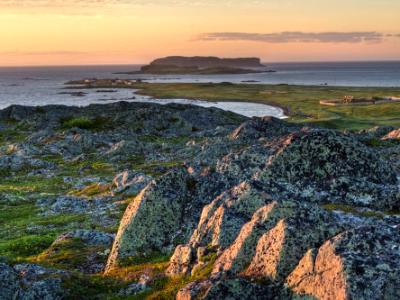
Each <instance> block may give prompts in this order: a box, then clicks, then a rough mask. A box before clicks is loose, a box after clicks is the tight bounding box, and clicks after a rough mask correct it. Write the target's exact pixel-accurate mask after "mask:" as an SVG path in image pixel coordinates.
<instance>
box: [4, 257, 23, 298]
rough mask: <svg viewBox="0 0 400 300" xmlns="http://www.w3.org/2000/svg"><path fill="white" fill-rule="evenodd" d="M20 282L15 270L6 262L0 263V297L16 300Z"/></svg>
mask: <svg viewBox="0 0 400 300" xmlns="http://www.w3.org/2000/svg"><path fill="white" fill-rule="evenodd" d="M18 291H19V282H18V275H17V273H16V272H15V270H14V269H13V268H12V267H10V266H9V265H7V264H5V263H0V299H4V300H14V299H15V298H16V296H17V295H18Z"/></svg>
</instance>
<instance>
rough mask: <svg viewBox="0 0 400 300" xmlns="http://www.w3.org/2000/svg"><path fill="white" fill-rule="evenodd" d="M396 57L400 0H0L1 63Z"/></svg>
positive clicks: (399, 54)
mask: <svg viewBox="0 0 400 300" xmlns="http://www.w3.org/2000/svg"><path fill="white" fill-rule="evenodd" d="M167 55H216V56H224V57H238V56H258V57H261V58H262V60H263V61H266V62H272V61H331V60H400V1H399V0H334V1H332V0H329V1H328V0H265V1H262V0H260V1H252V0H248V1H237V0H214V1H211V0H193V1H186V0H171V1H168V0H147V1H146V0H86V1H83V0H63V1H62V0H0V65H1V66H14V65H18V66H20V65H76V64H140V63H146V62H148V61H149V60H152V59H153V58H155V57H160V56H167Z"/></svg>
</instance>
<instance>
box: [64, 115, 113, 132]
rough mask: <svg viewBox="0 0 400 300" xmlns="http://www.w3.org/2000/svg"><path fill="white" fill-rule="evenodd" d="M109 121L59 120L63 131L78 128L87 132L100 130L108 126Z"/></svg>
mask: <svg viewBox="0 0 400 300" xmlns="http://www.w3.org/2000/svg"><path fill="white" fill-rule="evenodd" d="M110 122H111V121H110V120H109V119H108V118H105V117H95V118H92V119H91V118H88V117H75V118H74V117H67V118H63V119H61V120H60V124H61V127H62V128H63V129H70V128H80V129H87V130H102V129H106V128H107V126H109V125H110Z"/></svg>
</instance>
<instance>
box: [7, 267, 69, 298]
mask: <svg viewBox="0 0 400 300" xmlns="http://www.w3.org/2000/svg"><path fill="white" fill-rule="evenodd" d="M67 277H68V273H66V272H63V271H58V270H53V269H48V268H44V267H41V266H38V265H34V264H19V265H15V266H13V267H12V266H10V265H8V264H6V263H1V264H0V279H1V281H0V299H4V300H14V299H21V300H31V299H52V300H53V299H54V300H61V299H64V298H65V296H67V295H68V291H67V290H65V289H64V288H63V287H62V281H63V280H65V279H66V278H67Z"/></svg>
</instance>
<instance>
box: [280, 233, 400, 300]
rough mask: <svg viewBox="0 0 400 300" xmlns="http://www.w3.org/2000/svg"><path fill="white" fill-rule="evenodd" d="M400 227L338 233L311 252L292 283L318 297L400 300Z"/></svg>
mask: <svg viewBox="0 0 400 300" xmlns="http://www.w3.org/2000/svg"><path fill="white" fill-rule="evenodd" d="M399 229H400V228H399V227H398V226H396V227H391V226H366V227H359V228H355V229H352V230H348V231H345V232H343V233H341V234H339V235H337V236H336V237H334V238H332V239H330V240H328V241H327V242H325V243H324V244H323V245H322V246H321V247H320V248H319V249H318V250H309V251H308V252H307V254H306V255H305V256H304V257H303V258H302V259H301V261H300V262H299V264H298V266H297V267H296V269H295V270H294V271H293V272H292V273H291V274H290V276H289V277H288V278H287V284H288V286H289V287H291V289H292V290H293V291H294V292H296V293H298V294H308V295H312V296H314V297H316V298H318V299H329V300H330V299H338V300H342V299H399V298H400V291H399V289H398V287H399V284H400V231H399Z"/></svg>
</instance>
